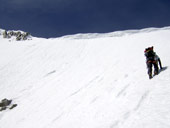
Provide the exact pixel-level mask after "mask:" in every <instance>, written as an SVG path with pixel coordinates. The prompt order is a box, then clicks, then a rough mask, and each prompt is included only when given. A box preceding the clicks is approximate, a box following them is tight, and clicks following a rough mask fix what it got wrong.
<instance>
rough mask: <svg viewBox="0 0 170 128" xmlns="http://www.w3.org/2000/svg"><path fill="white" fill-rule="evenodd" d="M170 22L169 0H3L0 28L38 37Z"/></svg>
mask: <svg viewBox="0 0 170 128" xmlns="http://www.w3.org/2000/svg"><path fill="white" fill-rule="evenodd" d="M164 26H170V0H0V28H2V29H7V30H23V31H27V32H30V33H31V34H32V35H33V36H38V37H47V38H48V37H58V36H63V35H68V34H75V33H93V32H98V33H101V32H102V33H103V32H113V31H117V30H127V29H140V28H146V27H164Z"/></svg>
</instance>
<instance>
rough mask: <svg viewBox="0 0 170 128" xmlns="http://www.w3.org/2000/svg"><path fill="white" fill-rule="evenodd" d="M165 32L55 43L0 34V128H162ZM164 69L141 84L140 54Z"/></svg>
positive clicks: (167, 108) (168, 93) (169, 76)
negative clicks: (6, 102) (0, 107)
mask: <svg viewBox="0 0 170 128" xmlns="http://www.w3.org/2000/svg"><path fill="white" fill-rule="evenodd" d="M169 35H170V27H167V28H161V29H155V28H149V29H143V30H134V31H122V32H114V33H108V34H77V35H72V36H65V37H61V38H55V39H42V38H41V39H40V38H33V39H32V40H27V41H11V42H10V41H9V40H7V39H3V38H2V35H0V100H1V99H3V98H8V99H13V102H14V103H17V104H18V106H17V107H16V108H14V109H12V110H6V111H2V112H0V128H169V127H170V100H169V99H170V69H169V65H170V54H169V53H170V51H169V49H170V44H169V41H170V36H169ZM148 46H154V49H155V51H156V52H157V54H158V55H159V56H160V58H161V60H162V64H163V66H164V67H167V69H166V70H164V71H162V72H161V73H160V74H159V75H158V76H156V77H154V78H153V79H152V80H149V79H148V76H147V70H146V64H145V57H144V55H143V52H144V49H145V48H146V47H148Z"/></svg>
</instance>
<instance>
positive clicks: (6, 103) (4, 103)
mask: <svg viewBox="0 0 170 128" xmlns="http://www.w3.org/2000/svg"><path fill="white" fill-rule="evenodd" d="M11 103H12V100H8V99H6V98H5V99H3V100H1V102H0V111H4V110H6V109H13V108H15V107H16V106H17V104H11Z"/></svg>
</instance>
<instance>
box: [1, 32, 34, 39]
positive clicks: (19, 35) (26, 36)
mask: <svg viewBox="0 0 170 128" xmlns="http://www.w3.org/2000/svg"><path fill="white" fill-rule="evenodd" d="M12 37H14V38H15V39H16V40H17V41H20V40H27V39H29V38H30V37H31V34H29V33H28V32H22V31H6V30H5V31H4V32H3V38H8V39H10V38H12Z"/></svg>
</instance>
